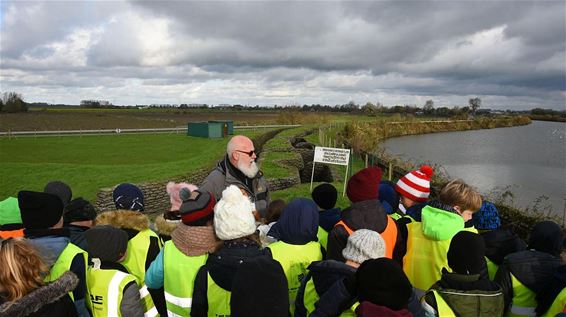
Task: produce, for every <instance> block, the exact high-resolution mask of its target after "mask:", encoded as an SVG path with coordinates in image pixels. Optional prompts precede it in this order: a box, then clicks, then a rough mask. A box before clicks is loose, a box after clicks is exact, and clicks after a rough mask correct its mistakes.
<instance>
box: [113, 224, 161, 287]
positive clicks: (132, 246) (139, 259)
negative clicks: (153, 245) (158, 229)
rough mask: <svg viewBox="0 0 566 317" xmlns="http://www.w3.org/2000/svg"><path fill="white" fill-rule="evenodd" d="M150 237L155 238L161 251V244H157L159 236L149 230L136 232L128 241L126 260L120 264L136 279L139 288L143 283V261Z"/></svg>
mask: <svg viewBox="0 0 566 317" xmlns="http://www.w3.org/2000/svg"><path fill="white" fill-rule="evenodd" d="M151 237H155V238H157V241H158V245H159V248H160V249H161V243H160V242H159V241H161V239H160V238H159V236H158V235H157V234H156V233H155V232H153V231H151V230H150V229H145V230H142V231H140V232H138V233H137V234H136V235H135V236H134V237H133V238H131V239H130V240H129V241H128V252H126V258H125V259H124V261H123V262H122V265H124V266H125V267H126V269H128V272H130V274H132V275H134V276H135V277H136V278H137V280H138V285H139V286H140V287H141V286H142V284H143V281H145V261H146V258H147V251H148V250H149V242H150V238H151Z"/></svg>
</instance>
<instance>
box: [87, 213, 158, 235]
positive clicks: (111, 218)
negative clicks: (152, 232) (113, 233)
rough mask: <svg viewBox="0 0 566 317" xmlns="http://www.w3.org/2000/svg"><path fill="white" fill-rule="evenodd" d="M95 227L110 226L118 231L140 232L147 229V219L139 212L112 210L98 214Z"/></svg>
mask: <svg viewBox="0 0 566 317" xmlns="http://www.w3.org/2000/svg"><path fill="white" fill-rule="evenodd" d="M94 223H95V224H96V225H110V226H113V227H116V228H120V229H132V230H136V231H142V230H146V229H149V218H148V217H147V216H146V215H145V214H142V213H141V212H139V211H131V210H121V209H119V210H114V211H105V212H103V213H101V214H99V215H98V216H97V217H96V220H95V221H94Z"/></svg>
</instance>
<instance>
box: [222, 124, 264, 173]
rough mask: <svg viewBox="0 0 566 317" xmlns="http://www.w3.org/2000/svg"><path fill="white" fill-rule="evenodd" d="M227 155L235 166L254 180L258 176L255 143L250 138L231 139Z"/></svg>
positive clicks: (238, 136)
mask: <svg viewBox="0 0 566 317" xmlns="http://www.w3.org/2000/svg"><path fill="white" fill-rule="evenodd" d="M226 154H228V158H229V159H230V163H232V165H233V166H235V167H236V168H238V169H239V170H240V171H242V172H243V173H244V174H245V175H246V176H248V177H250V178H252V177H253V176H255V174H257V167H256V165H255V159H256V158H257V156H256V153H255V148H254V143H253V142H252V140H250V138H248V137H247V136H243V135H236V136H234V137H232V139H230V142H228V146H227V147H226Z"/></svg>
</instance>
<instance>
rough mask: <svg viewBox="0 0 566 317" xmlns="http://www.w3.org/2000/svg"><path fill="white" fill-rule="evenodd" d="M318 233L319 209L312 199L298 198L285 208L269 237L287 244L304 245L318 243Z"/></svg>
mask: <svg viewBox="0 0 566 317" xmlns="http://www.w3.org/2000/svg"><path fill="white" fill-rule="evenodd" d="M317 231H318V207H317V206H316V204H315V203H314V201H312V200H310V199H306V198H296V199H293V200H292V201H291V202H290V203H288V204H287V205H286V206H285V208H283V213H282V214H281V218H279V220H278V221H277V222H276V223H275V224H274V225H273V227H271V230H269V232H268V233H267V235H268V236H271V237H273V238H275V239H277V240H280V241H283V242H285V243H289V244H295V245H303V244H307V243H309V242H310V241H318V239H317V237H316V233H317Z"/></svg>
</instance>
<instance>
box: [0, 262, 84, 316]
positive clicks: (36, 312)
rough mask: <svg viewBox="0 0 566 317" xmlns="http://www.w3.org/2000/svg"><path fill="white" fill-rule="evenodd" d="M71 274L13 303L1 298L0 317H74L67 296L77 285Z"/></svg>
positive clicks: (75, 313) (69, 298)
mask: <svg viewBox="0 0 566 317" xmlns="http://www.w3.org/2000/svg"><path fill="white" fill-rule="evenodd" d="M78 282H79V279H78V278H77V276H76V275H75V274H73V273H72V272H66V273H64V274H63V275H61V277H59V278H58V279H56V280H55V281H53V282H52V283H50V284H48V285H45V286H43V287H40V288H38V289H36V290H34V291H32V292H30V293H28V294H27V295H25V296H24V297H22V298H20V299H18V300H15V301H13V302H4V301H3V300H2V299H1V298H0V301H1V305H0V316H10V317H24V316H30V317H32V316H33V317H74V316H77V311H76V310H75V305H73V301H72V300H71V297H70V296H69V295H68V294H67V293H68V292H70V291H72V290H73V289H74V288H75V287H76V286H77V284H78Z"/></svg>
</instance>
